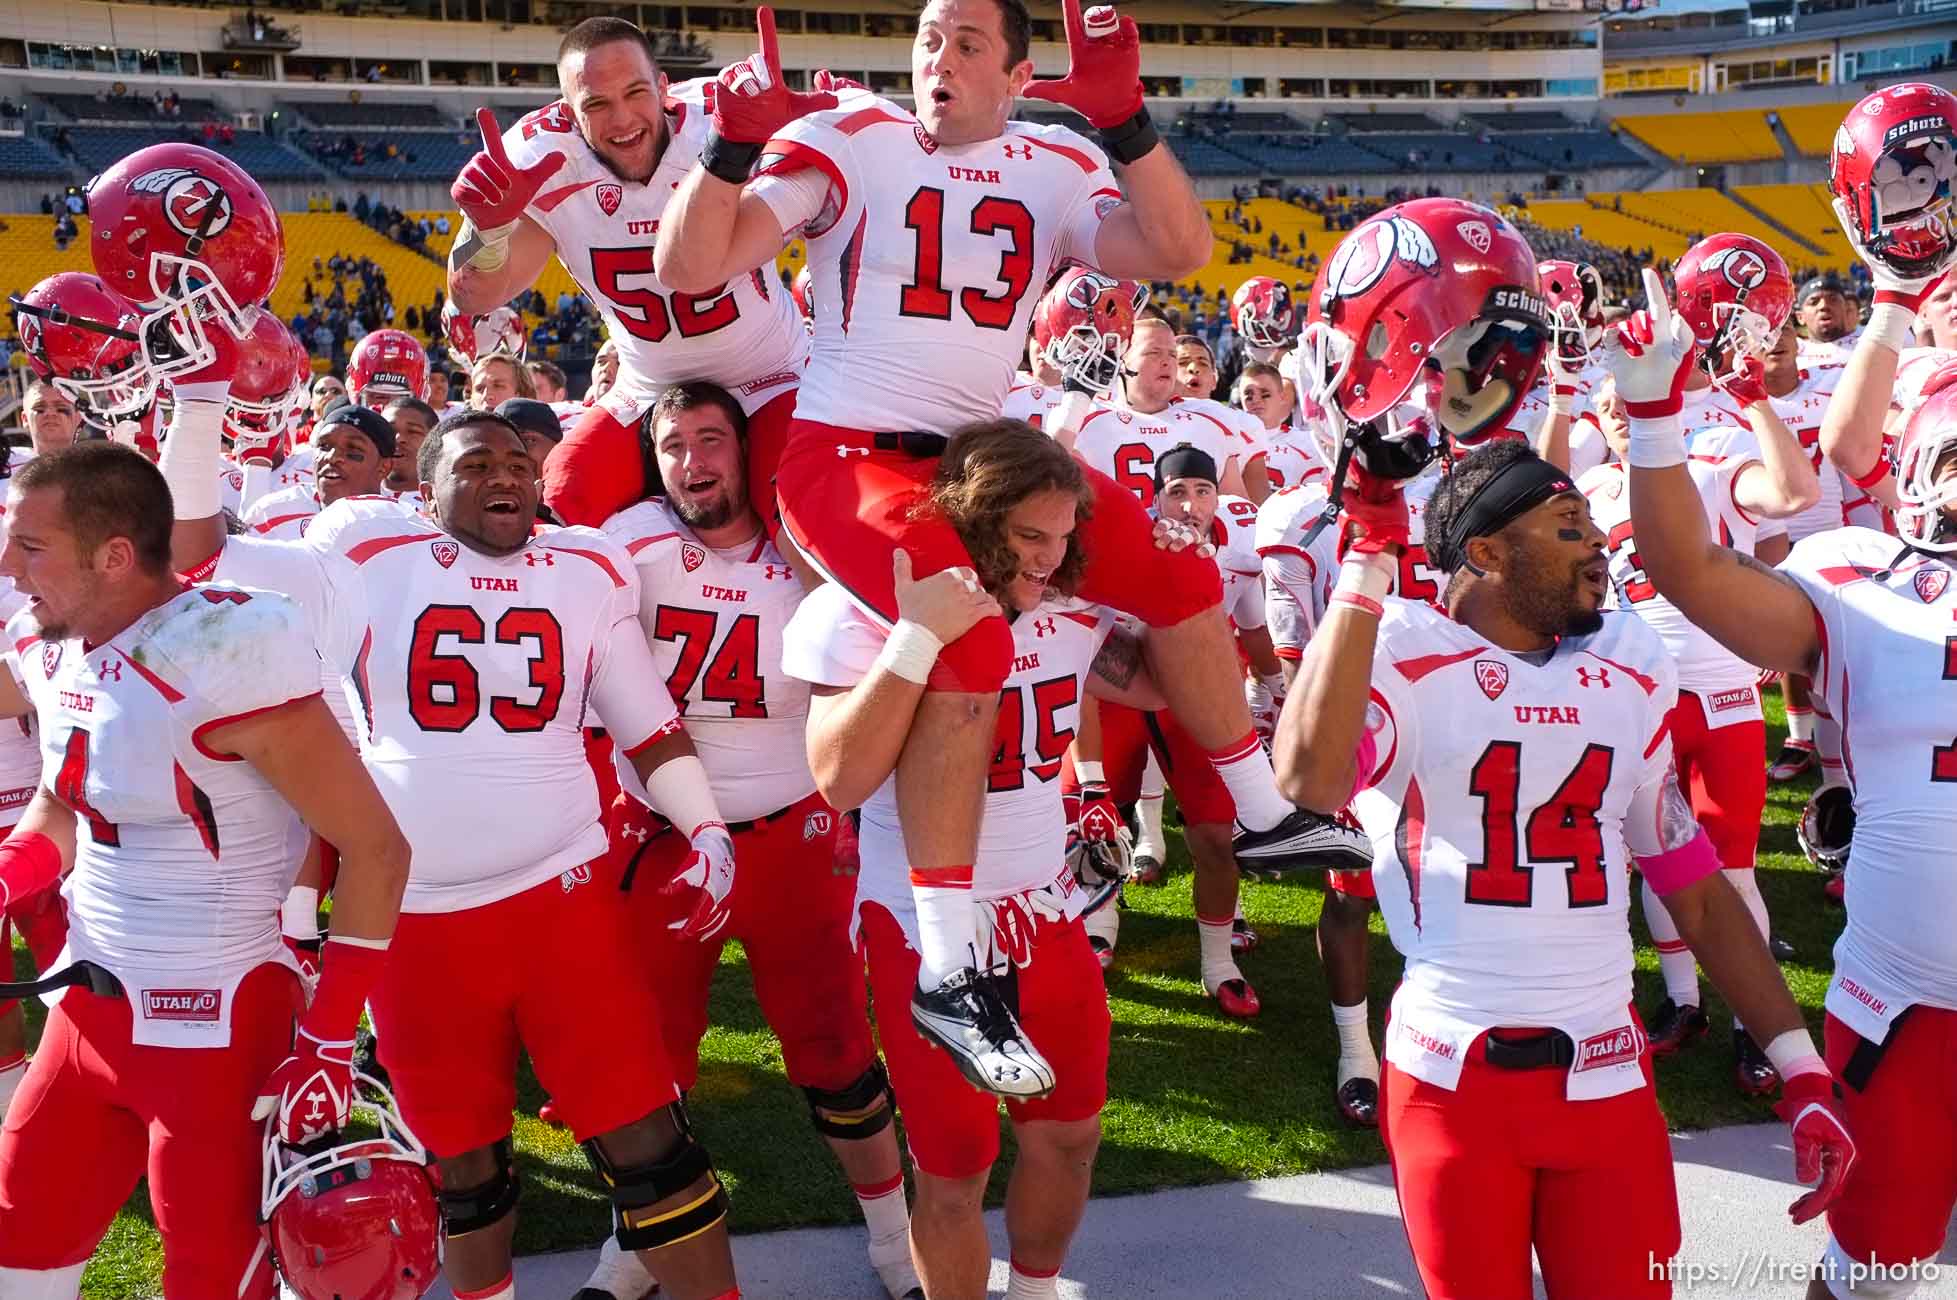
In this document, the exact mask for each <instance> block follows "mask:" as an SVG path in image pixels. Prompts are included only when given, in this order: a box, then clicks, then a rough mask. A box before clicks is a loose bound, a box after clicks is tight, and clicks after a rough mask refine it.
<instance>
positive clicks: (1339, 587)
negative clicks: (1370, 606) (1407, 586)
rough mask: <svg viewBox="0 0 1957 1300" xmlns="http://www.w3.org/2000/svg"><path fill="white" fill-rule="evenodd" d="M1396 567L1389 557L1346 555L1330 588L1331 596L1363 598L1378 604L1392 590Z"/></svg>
mask: <svg viewBox="0 0 1957 1300" xmlns="http://www.w3.org/2000/svg"><path fill="white" fill-rule="evenodd" d="M1396 567H1397V566H1395V565H1394V563H1393V560H1392V559H1391V557H1389V556H1385V555H1378V554H1367V555H1362V554H1358V553H1354V554H1352V555H1348V556H1346V557H1345V563H1344V564H1341V565H1340V566H1339V580H1338V583H1337V584H1336V585H1335V586H1334V587H1333V588H1332V594H1333V595H1335V596H1336V595H1338V594H1340V593H1344V594H1345V595H1348V596H1364V597H1365V598H1366V599H1367V600H1370V601H1374V602H1378V601H1379V600H1381V599H1382V598H1384V597H1385V595H1386V593H1387V591H1388V590H1390V589H1391V588H1392V586H1393V575H1394V573H1395V571H1396Z"/></svg>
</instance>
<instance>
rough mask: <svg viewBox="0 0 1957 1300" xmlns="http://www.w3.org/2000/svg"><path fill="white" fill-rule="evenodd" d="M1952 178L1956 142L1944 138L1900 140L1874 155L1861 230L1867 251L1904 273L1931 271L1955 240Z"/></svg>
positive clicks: (1956, 178) (1956, 173)
mask: <svg viewBox="0 0 1957 1300" xmlns="http://www.w3.org/2000/svg"><path fill="white" fill-rule="evenodd" d="M1953 183H1957V147H1953V145H1952V141H1951V140H1950V139H1948V138H1944V137H1938V138H1935V139H1930V140H1926V141H1923V142H1922V143H1920V144H1914V145H1912V144H1902V145H1898V146H1896V147H1895V148H1892V149H1890V150H1888V151H1887V152H1885V153H1884V154H1883V155H1882V156H1881V157H1880V158H1878V159H1876V162H1875V166H1874V167H1873V168H1871V169H1870V174H1869V188H1868V222H1867V229H1866V230H1865V231H1864V237H1865V240H1866V243H1867V246H1868V250H1869V252H1870V253H1871V254H1872V255H1874V256H1875V257H1877V258H1879V259H1880V260H1881V261H1882V262H1883V263H1884V264H1885V265H1887V266H1888V267H1889V268H1890V269H1891V270H1894V271H1896V272H1898V273H1899V274H1902V275H1906V276H1912V277H1913V276H1917V275H1928V274H1933V273H1935V272H1936V271H1937V270H1938V269H1939V268H1941V267H1942V266H1943V264H1944V262H1945V260H1946V259H1947V258H1948V256H1949V252H1950V248H1951V246H1952V244H1953V243H1957V213H1953V211H1952V190H1953Z"/></svg>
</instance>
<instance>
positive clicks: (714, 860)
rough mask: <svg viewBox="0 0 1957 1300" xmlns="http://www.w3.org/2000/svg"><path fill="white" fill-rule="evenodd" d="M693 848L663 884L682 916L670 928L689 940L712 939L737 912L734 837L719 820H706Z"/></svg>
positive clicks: (695, 835) (665, 895)
mask: <svg viewBox="0 0 1957 1300" xmlns="http://www.w3.org/2000/svg"><path fill="white" fill-rule="evenodd" d="M690 838H691V840H692V842H693V848H692V851H691V852H689V853H688V854H687V856H686V861H685V862H684V863H683V864H681V866H680V869H679V870H678V871H677V872H676V873H674V875H673V878H672V879H671V880H668V881H667V882H666V883H665V884H663V885H661V886H660V887H659V894H660V896H661V897H663V898H665V899H666V900H668V901H669V902H670V903H672V904H673V906H674V909H675V914H676V915H678V917H679V918H680V919H679V920H677V921H674V922H673V923H672V924H671V925H669V926H667V927H666V928H667V929H669V930H676V931H678V932H679V934H680V937H681V938H685V939H711V938H713V937H714V936H715V935H716V934H719V933H720V929H721V927H722V926H724V925H726V924H727V918H728V917H729V916H730V915H731V914H732V913H733V901H732V900H733V896H734V837H733V836H731V835H729V834H728V833H727V828H726V827H725V826H723V825H722V824H721V823H719V822H704V823H702V824H701V825H700V826H699V827H698V828H696V829H695V830H694V832H693V834H692V836H691V837H690Z"/></svg>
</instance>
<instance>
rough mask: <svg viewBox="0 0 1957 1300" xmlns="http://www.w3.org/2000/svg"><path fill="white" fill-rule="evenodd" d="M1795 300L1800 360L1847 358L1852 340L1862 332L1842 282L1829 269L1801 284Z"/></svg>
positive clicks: (1858, 314) (1857, 316) (1859, 315)
mask: <svg viewBox="0 0 1957 1300" xmlns="http://www.w3.org/2000/svg"><path fill="white" fill-rule="evenodd" d="M1796 304H1797V309H1798V312H1799V319H1800V322H1801V334H1802V338H1801V342H1800V355H1801V360H1802V361H1803V362H1808V361H1832V362H1835V363H1836V364H1840V363H1842V362H1844V361H1847V360H1848V357H1849V354H1850V353H1852V352H1854V351H1855V341H1856V340H1857V339H1859V338H1860V337H1861V336H1862V322H1861V314H1860V313H1859V312H1858V311H1857V310H1856V308H1855V300H1854V299H1853V298H1851V297H1849V294H1848V290H1847V289H1846V288H1845V287H1843V285H1842V282H1841V281H1840V280H1839V279H1837V278H1836V277H1835V276H1834V275H1833V274H1832V273H1830V274H1825V275H1817V276H1813V277H1811V278H1810V279H1808V280H1807V281H1805V282H1804V283H1803V284H1802V285H1801V293H1800V297H1799V298H1798V299H1796Z"/></svg>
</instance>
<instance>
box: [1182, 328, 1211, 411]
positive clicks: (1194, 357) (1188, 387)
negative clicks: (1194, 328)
mask: <svg viewBox="0 0 1957 1300" xmlns="http://www.w3.org/2000/svg"><path fill="white" fill-rule="evenodd" d="M1176 391H1177V392H1179V393H1180V394H1181V395H1182V396H1184V397H1197V398H1201V399H1202V400H1203V401H1206V402H1207V401H1209V400H1210V398H1212V397H1214V396H1215V395H1216V354H1215V353H1214V352H1212V351H1210V345H1209V344H1207V343H1205V342H1203V340H1202V339H1200V338H1198V337H1196V336H1195V335H1194V334H1178V335H1176Z"/></svg>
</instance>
